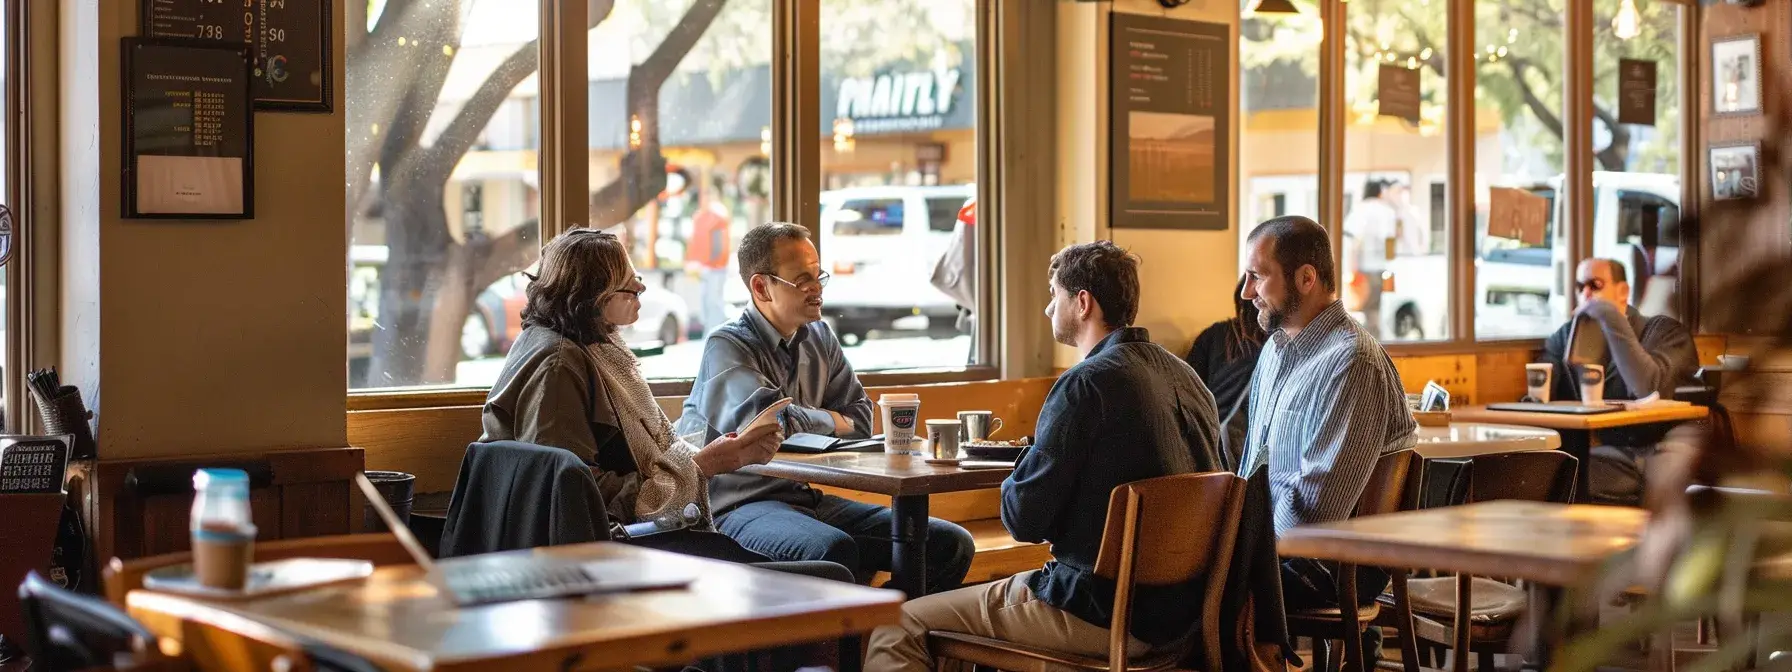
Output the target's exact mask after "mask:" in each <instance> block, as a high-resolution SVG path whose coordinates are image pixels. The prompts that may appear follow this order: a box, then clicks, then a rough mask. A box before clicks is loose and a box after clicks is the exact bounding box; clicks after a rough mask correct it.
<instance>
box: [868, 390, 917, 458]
mask: <svg viewBox="0 0 1792 672" xmlns="http://www.w3.org/2000/svg"><path fill="white" fill-rule="evenodd" d="M877 405H878V407H879V408H881V409H882V410H883V418H884V452H886V453H916V452H920V450H919V448H918V446H917V445H916V444H918V443H920V441H919V440H918V439H917V438H916V437H915V425H916V424H917V423H916V421H915V419H916V418H918V417H920V415H921V396H920V395H917V394H885V395H882V396H880V397H878V398H877Z"/></svg>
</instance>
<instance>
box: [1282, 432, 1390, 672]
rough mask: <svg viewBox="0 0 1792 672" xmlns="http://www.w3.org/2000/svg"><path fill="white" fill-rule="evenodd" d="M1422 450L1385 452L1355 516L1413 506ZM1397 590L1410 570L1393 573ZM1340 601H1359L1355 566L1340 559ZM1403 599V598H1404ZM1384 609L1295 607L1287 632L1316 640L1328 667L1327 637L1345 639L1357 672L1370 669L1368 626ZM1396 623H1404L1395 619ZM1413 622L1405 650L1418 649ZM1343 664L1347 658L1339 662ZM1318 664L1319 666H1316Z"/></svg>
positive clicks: (1347, 653) (1374, 606) (1316, 653)
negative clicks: (1365, 647)
mask: <svg viewBox="0 0 1792 672" xmlns="http://www.w3.org/2000/svg"><path fill="white" fill-rule="evenodd" d="M1422 471H1423V470H1421V469H1420V468H1419V458H1418V454H1417V453H1415V452H1413V451H1411V450H1402V451H1398V452H1393V453H1388V454H1386V455H1383V456H1381V459H1379V460H1377V461H1376V462H1375V470H1374V471H1372V472H1370V474H1369V482H1368V483H1367V484H1365V485H1364V486H1363V494H1361V495H1359V496H1358V497H1357V502H1356V511H1355V512H1354V514H1353V515H1356V516H1373V515H1378V514H1383V513H1394V512H1397V511H1402V510H1407V509H1411V508H1414V505H1415V503H1416V502H1417V497H1418V493H1419V491H1420V483H1419V479H1420V474H1421V472H1422ZM1392 578H1393V580H1394V583H1393V585H1394V590H1395V591H1396V592H1397V593H1404V592H1405V589H1406V586H1405V582H1404V579H1405V574H1402V573H1399V572H1394V573H1392ZM1337 582H1338V604H1339V605H1356V604H1358V603H1359V600H1358V599H1357V591H1356V566H1355V565H1351V564H1346V563H1340V564H1339V565H1338V574H1337ZM1402 602H1404V600H1403V601H1402ZM1380 615H1381V605H1380V604H1379V603H1377V602H1375V601H1370V602H1369V604H1368V605H1366V606H1363V607H1360V608H1354V609H1342V608H1337V607H1331V608H1324V609H1303V610H1298V611H1297V610H1290V611H1289V612H1288V634H1289V635H1290V636H1293V637H1306V638H1308V639H1311V640H1313V655H1314V656H1315V657H1321V656H1323V657H1324V658H1325V659H1326V660H1324V661H1323V662H1324V663H1325V667H1326V668H1327V669H1331V663H1332V662H1334V661H1333V660H1332V656H1331V655H1330V651H1329V648H1330V647H1329V646H1326V645H1325V644H1322V642H1335V641H1341V642H1343V644H1344V655H1345V656H1346V659H1347V660H1348V661H1350V662H1351V664H1352V665H1353V666H1354V669H1355V670H1357V672H1363V670H1365V669H1366V666H1367V661H1366V659H1365V658H1364V653H1363V639H1362V636H1363V631H1364V630H1367V629H1368V628H1369V624H1370V623H1371V622H1374V621H1376V620H1377V619H1378V617H1380ZM1393 619H1394V622H1395V623H1405V622H1408V621H1409V619H1410V614H1409V613H1397V614H1395V615H1394V616H1393ZM1395 627H1399V626H1398V625H1396V626H1395ZM1411 630H1412V628H1411V627H1410V626H1408V627H1404V628H1400V632H1401V633H1402V637H1401V642H1400V644H1401V653H1402V654H1403V655H1402V657H1403V658H1404V657H1405V656H1406V655H1412V656H1415V657H1416V655H1417V646H1416V644H1414V643H1413V642H1411V641H1410V640H1409V639H1408V638H1407V637H1406V636H1405V633H1408V632H1411ZM1338 667H1342V664H1341V662H1340V664H1339V665H1338ZM1315 669H1318V666H1317V665H1316V666H1315Z"/></svg>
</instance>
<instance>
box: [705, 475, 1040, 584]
mask: <svg viewBox="0 0 1792 672" xmlns="http://www.w3.org/2000/svg"><path fill="white" fill-rule="evenodd" d="M741 471H744V472H747V473H753V474H760V475H764V476H776V477H778V478H788V479H790V480H793V481H803V482H805V483H815V484H817V485H827V486H832V487H836V488H846V489H848V490H858V491H860V492H874V493H877V494H881V495H889V496H890V510H891V513H892V514H893V515H892V516H891V520H890V547H891V548H890V553H891V555H892V557H891V561H890V583H891V585H893V586H896V587H898V588H900V589H901V590H902V592H904V593H907V594H908V595H909V596H911V597H919V596H921V595H925V594H927V498H928V495H934V494H939V493H944V492H959V491H963V490H984V489H988V488H998V487H1001V485H1002V481H1003V480H1005V479H1007V478H1008V474H1009V473H1011V472H1012V471H1013V469H960V468H958V467H953V466H940V465H933V464H928V463H927V461H926V459H925V458H923V457H921V456H919V455H908V454H888V453H822V454H819V455H801V454H788V453H779V454H778V457H777V458H775V459H773V460H772V461H771V462H768V463H766V464H762V465H757V466H750V467H745V468H743V469H741Z"/></svg>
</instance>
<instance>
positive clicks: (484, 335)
mask: <svg viewBox="0 0 1792 672" xmlns="http://www.w3.org/2000/svg"><path fill="white" fill-rule="evenodd" d="M388 8H390V10H391V11H387V10H388ZM351 14H354V15H356V20H354V21H351V28H350V31H349V32H350V35H348V40H349V54H350V58H349V59H348V62H347V70H348V79H347V83H346V84H347V88H348V95H347V96H346V97H345V99H344V102H343V104H344V106H345V107H346V111H347V116H348V125H349V126H348V142H347V147H346V148H345V149H346V152H347V163H348V197H349V203H350V205H351V208H350V213H349V215H348V228H349V239H350V243H351V245H350V253H349V256H350V274H349V283H348V292H349V316H348V325H349V386H350V387H351V388H387V387H404V386H413V385H489V384H491V383H492V382H493V381H494V380H495V379H496V377H497V368H496V366H491V367H480V366H474V367H468V366H466V362H467V361H468V360H483V361H489V360H491V359H492V358H501V357H503V355H504V352H505V351H506V350H507V349H508V348H509V345H510V341H511V339H512V338H514V337H515V336H516V334H517V332H518V331H519V330H518V326H517V324H516V311H515V310H514V308H515V307H516V306H517V305H518V304H519V303H520V301H521V295H520V293H519V292H517V291H516V290H517V288H518V285H517V284H516V283H515V282H514V281H513V280H514V277H513V275H512V274H513V273H515V272H516V271H518V270H520V269H523V268H525V267H527V266H528V265H529V264H530V263H532V262H533V261H534V260H535V258H536V257H537V256H538V254H539V250H540V247H539V237H540V236H539V225H538V219H539V214H540V204H541V201H540V192H539V179H538V173H537V172H536V168H535V166H536V152H537V150H538V148H539V146H540V144H539V143H540V140H539V133H538V129H537V128H536V125H537V124H536V119H537V118H538V116H537V114H536V112H535V110H536V109H537V103H536V100H537V90H538V83H537V78H536V77H535V70H534V68H533V67H532V64H533V59H527V58H524V59H523V62H524V63H528V64H531V65H529V66H527V67H517V64H516V62H515V59H517V58H518V57H519V54H522V55H526V54H524V52H522V50H525V49H533V48H534V40H535V39H536V37H537V33H538V32H539V29H538V26H539V18H538V15H537V5H536V4H535V3H534V2H513V1H503V0H467V1H464V2H435V3H417V2H406V3H392V4H390V5H389V4H387V3H385V2H381V1H379V0H375V2H374V3H372V5H371V6H369V7H368V8H367V11H366V20H365V22H364V23H363V22H362V21H360V17H359V12H351Z"/></svg>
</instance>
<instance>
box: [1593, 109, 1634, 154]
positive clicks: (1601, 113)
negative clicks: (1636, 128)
mask: <svg viewBox="0 0 1792 672" xmlns="http://www.w3.org/2000/svg"><path fill="white" fill-rule="evenodd" d="M1593 118H1595V119H1598V120H1599V122H1600V123H1602V124H1605V128H1606V129H1607V130H1608V131H1610V132H1611V134H1612V141H1611V142H1610V143H1607V144H1606V145H1605V149H1602V150H1599V152H1598V153H1596V154H1594V155H1593V156H1594V158H1596V159H1598V160H1599V166H1600V167H1601V168H1604V169H1606V170H1615V171H1621V170H1625V169H1626V168H1627V167H1628V164H1629V163H1630V129H1628V128H1625V127H1624V124H1620V123H1618V118H1617V117H1616V116H1614V115H1613V114H1612V113H1611V110H1608V109H1606V108H1604V107H1602V106H1600V105H1599V102H1598V101H1594V102H1593Z"/></svg>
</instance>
